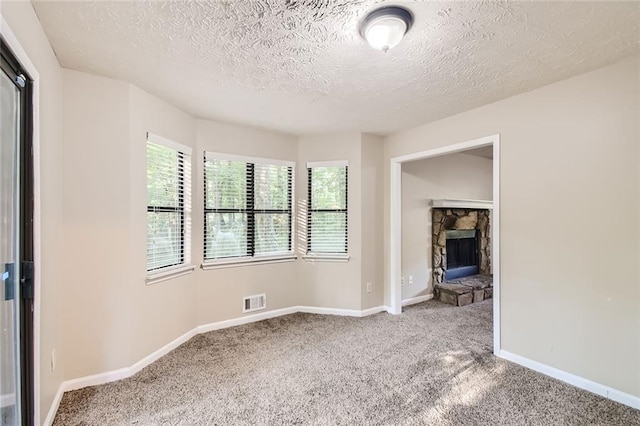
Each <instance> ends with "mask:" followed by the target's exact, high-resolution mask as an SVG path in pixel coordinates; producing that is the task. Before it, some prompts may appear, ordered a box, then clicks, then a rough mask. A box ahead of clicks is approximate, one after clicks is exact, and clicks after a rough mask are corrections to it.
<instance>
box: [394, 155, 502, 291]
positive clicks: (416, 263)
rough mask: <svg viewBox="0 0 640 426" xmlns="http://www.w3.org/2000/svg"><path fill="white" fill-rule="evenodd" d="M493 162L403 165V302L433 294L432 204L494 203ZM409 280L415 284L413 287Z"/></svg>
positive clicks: (448, 159) (447, 159) (466, 158)
mask: <svg viewBox="0 0 640 426" xmlns="http://www.w3.org/2000/svg"><path fill="white" fill-rule="evenodd" d="M492 185H493V161H492V160H490V159H487V158H482V157H477V156H473V155H468V154H451V155H444V156H441V157H436V158H427V159H424V160H418V161H412V162H409V163H404V164H403V165H402V276H403V277H404V278H405V279H404V286H403V287H402V299H403V300H405V299H408V298H411V297H416V296H423V295H426V294H432V293H433V279H432V278H433V277H432V274H431V272H432V271H431V265H432V260H433V258H432V250H431V249H432V247H431V237H432V227H431V220H432V218H431V206H430V203H429V202H430V201H431V200H437V199H444V198H449V199H458V200H492V199H493V197H492V192H493V186H492ZM409 276H412V277H413V283H412V284H410V283H409Z"/></svg>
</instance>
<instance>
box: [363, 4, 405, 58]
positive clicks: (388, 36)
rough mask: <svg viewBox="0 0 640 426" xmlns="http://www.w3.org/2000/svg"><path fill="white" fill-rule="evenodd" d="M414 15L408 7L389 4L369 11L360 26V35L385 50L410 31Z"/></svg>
mask: <svg viewBox="0 0 640 426" xmlns="http://www.w3.org/2000/svg"><path fill="white" fill-rule="evenodd" d="M412 23H413V16H412V15H411V12H409V11H408V10H407V9H405V8H402V7H397V6H388V7H382V8H380V9H376V10H374V11H373V12H371V13H369V14H368V15H367V16H366V17H365V18H364V20H363V21H362V24H361V26H360V35H362V38H364V39H365V40H366V41H367V43H369V45H370V46H371V47H373V48H374V49H378V50H382V51H383V52H386V51H388V50H389V49H391V48H393V47H395V46H397V45H398V43H400V41H401V40H402V37H404V35H405V34H406V33H407V31H409V29H410V28H411V24H412Z"/></svg>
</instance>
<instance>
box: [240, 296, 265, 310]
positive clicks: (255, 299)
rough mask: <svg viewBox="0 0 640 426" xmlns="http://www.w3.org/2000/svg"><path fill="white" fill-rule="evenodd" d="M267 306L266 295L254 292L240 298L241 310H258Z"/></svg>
mask: <svg viewBox="0 0 640 426" xmlns="http://www.w3.org/2000/svg"><path fill="white" fill-rule="evenodd" d="M266 307H267V295H266V294H264V293H263V294H256V295H253V296H247V297H243V298H242V312H253V311H259V310H260V309H264V308H266Z"/></svg>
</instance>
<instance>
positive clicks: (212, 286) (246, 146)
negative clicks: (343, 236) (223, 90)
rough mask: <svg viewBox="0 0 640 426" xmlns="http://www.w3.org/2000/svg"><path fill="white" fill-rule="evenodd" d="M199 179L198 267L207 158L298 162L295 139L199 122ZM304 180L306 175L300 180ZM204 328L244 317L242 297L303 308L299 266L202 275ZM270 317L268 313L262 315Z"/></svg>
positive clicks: (256, 267) (200, 316) (201, 317)
mask: <svg viewBox="0 0 640 426" xmlns="http://www.w3.org/2000/svg"><path fill="white" fill-rule="evenodd" d="M197 147H198V154H197V155H198V158H197V159H196V161H197V162H198V173H197V174H196V176H197V178H196V182H195V186H194V190H195V192H194V193H195V194H196V196H194V234H193V236H194V246H193V253H194V261H195V262H196V264H197V265H198V266H199V265H200V264H201V263H202V259H203V246H204V244H203V239H204V235H203V226H204V225H203V209H204V207H203V202H204V200H203V198H202V196H200V194H203V193H204V180H203V175H202V167H201V164H202V161H203V160H202V152H203V151H210V152H221V153H227V154H235V155H246V156H251V157H259V158H269V159H277V160H287V161H295V160H296V156H297V143H296V138H295V137H294V136H290V135H286V134H283V133H278V132H270V131H266V130H260V129H253V128H248V127H240V126H233V125H228V124H220V123H215V122H211V121H204V120H198V121H197ZM296 179H297V180H299V179H300V175H297V176H296ZM196 277H197V278H196V279H197V306H198V309H197V312H198V324H208V323H211V322H215V321H222V320H227V319H232V318H238V317H241V316H243V313H242V297H244V296H250V295H253V294H260V293H266V294H267V310H274V309H280V308H285V307H290V306H295V305H297V304H298V300H299V296H300V283H299V282H298V281H297V280H296V268H295V263H294V262H287V263H275V264H268V265H249V266H239V267H234V268H224V269H214V270H207V271H203V270H201V269H197V270H196ZM261 312H264V311H261Z"/></svg>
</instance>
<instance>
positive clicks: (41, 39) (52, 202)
mask: <svg viewBox="0 0 640 426" xmlns="http://www.w3.org/2000/svg"><path fill="white" fill-rule="evenodd" d="M0 12H1V13H2V17H3V18H4V19H5V20H6V21H7V23H8V25H9V27H10V28H11V30H12V31H13V32H14V34H15V35H16V37H17V39H18V41H19V43H20V44H21V46H22V48H23V49H24V50H25V51H26V53H27V55H28V57H29V59H30V61H31V62H32V63H33V65H34V66H35V67H36V68H37V70H38V73H39V75H40V93H39V94H40V102H39V105H38V106H39V110H40V120H39V125H40V143H39V146H40V169H39V173H40V194H41V195H40V200H39V201H40V209H41V210H40V211H41V225H40V237H41V253H42V263H41V270H40V274H41V288H40V295H39V296H40V303H41V308H40V327H41V328H40V341H39V342H37V343H38V344H39V347H40V353H41V357H40V365H39V366H36V368H39V375H40V389H39V392H40V395H39V396H40V405H39V407H38V408H39V410H40V415H41V418H42V419H44V417H45V416H46V415H47V412H48V411H49V407H50V406H51V402H52V401H53V398H54V396H55V394H56V392H57V391H58V387H59V386H60V383H61V382H62V380H63V371H64V352H63V349H62V323H61V317H60V314H61V312H62V308H63V298H62V284H63V275H62V274H63V272H64V270H63V269H62V267H61V261H62V259H63V256H62V252H61V244H62V243H61V241H62V232H61V229H60V222H61V214H62V180H61V179H62V176H61V172H62V169H61V167H60V164H61V157H62V152H61V151H62V108H61V107H62V104H61V102H62V76H61V73H60V67H59V66H58V61H57V59H56V57H55V55H54V53H53V51H52V50H51V47H50V46H49V42H48V40H47V38H46V36H45V34H44V32H43V31H42V28H41V27H40V22H39V21H38V17H37V16H36V14H35V12H34V11H33V8H32V7H31V4H30V3H29V2H4V1H3V2H0ZM2 31H4V29H3V30H2ZM36 232H38V230H37V229H36ZM66 275H67V274H66V273H65V274H64V276H66ZM53 350H56V355H57V367H56V370H55V371H51V367H50V366H51V360H50V359H51V358H50V357H51V352H52V351H53Z"/></svg>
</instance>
